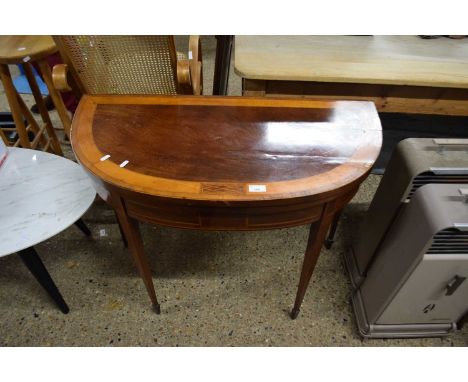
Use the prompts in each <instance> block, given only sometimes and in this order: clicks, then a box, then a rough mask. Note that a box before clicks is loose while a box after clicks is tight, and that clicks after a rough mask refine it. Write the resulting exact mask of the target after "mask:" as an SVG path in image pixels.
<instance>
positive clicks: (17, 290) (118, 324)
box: [0, 37, 468, 346]
mask: <svg viewBox="0 0 468 382" xmlns="http://www.w3.org/2000/svg"><path fill="white" fill-rule="evenodd" d="M177 43H178V45H180V44H182V45H183V44H184V43H185V40H184V39H183V38H179V39H178V41H177ZM203 44H204V46H203V48H204V52H203V53H204V64H205V76H204V78H205V94H210V92H211V88H212V77H213V74H212V73H213V62H214V51H215V39H214V38H212V37H206V38H203ZM231 71H232V68H231ZM229 94H230V95H240V94H241V85H240V78H239V77H237V76H236V75H235V74H234V73H233V72H232V73H231V78H230V87H229ZM27 101H28V103H29V104H31V103H32V102H31V100H30V97H27ZM0 110H8V107H7V104H6V102H5V97H4V94H3V90H2V93H1V94H0ZM52 114H53V116H54V120H55V121H57V118H56V113H55V112H53V113H52ZM57 126H59V124H58V123H57ZM60 134H61V132H60ZM67 156H68V157H70V158H72V157H73V154H72V153H71V152H70V150H69V149H68V150H67ZM379 181H380V177H379V176H374V175H371V176H370V177H369V178H368V179H367V180H366V181H365V182H364V184H363V185H362V187H361V189H360V191H359V193H358V194H357V195H356V197H355V198H354V199H353V201H352V202H351V204H350V205H349V206H348V207H347V208H346V210H345V213H344V216H343V218H342V220H341V224H340V226H339V230H338V233H337V241H336V243H335V245H334V246H333V248H332V250H326V249H323V251H322V254H321V257H320V259H319V261H318V264H317V267H316V270H315V273H314V275H313V277H312V280H311V284H310V287H309V290H308V292H307V294H306V297H305V299H304V303H303V305H302V311H301V314H300V316H299V318H298V319H297V320H295V321H292V320H290V319H289V317H288V311H289V309H290V308H291V306H292V304H293V302H294V297H295V292H296V287H297V283H298V279H299V272H300V267H301V262H302V257H303V251H304V249H305V245H306V240H307V233H308V227H297V228H291V229H282V230H274V231H264V232H245V233H238V232H234V233H233V232H219V233H216V232H214V233H213V232H211V233H207V232H196V231H189V230H179V229H173V228H165V227H156V226H150V225H146V224H142V234H143V238H144V243H145V248H146V252H147V255H148V257H149V260H150V263H151V266H152V269H153V274H154V283H155V287H156V293H157V295H158V298H159V300H160V303H161V308H162V313H161V315H159V316H158V315H156V314H154V313H153V311H152V310H151V309H150V302H149V298H148V296H147V294H146V291H145V288H144V286H143V283H142V281H141V279H140V278H139V277H138V275H137V271H136V269H135V267H134V265H133V263H132V260H131V257H130V254H129V253H128V251H127V250H126V249H125V248H124V247H123V244H122V242H121V239H120V234H119V230H118V226H117V223H116V221H115V218H114V214H113V212H112V210H110V209H109V208H108V207H107V206H106V205H105V204H104V203H103V202H101V201H99V200H97V201H96V202H95V203H94V205H93V206H92V207H91V209H90V210H89V211H88V212H87V213H86V215H85V216H84V220H85V221H86V222H87V224H88V225H89V227H90V228H91V230H92V232H93V239H87V238H85V237H84V236H83V235H82V234H81V232H80V231H78V229H77V228H76V227H74V226H72V227H70V228H69V229H67V230H65V231H64V232H62V233H61V234H59V235H57V236H55V237H54V238H53V239H51V240H48V241H46V242H44V243H41V244H40V245H38V246H37V247H36V249H37V250H38V252H39V254H40V255H41V257H42V259H43V261H44V263H45V265H46V266H47V268H48V269H49V272H50V274H51V275H52V277H53V278H54V280H55V282H56V283H57V285H58V287H59V288H60V290H61V292H62V294H63V296H64V298H65V299H66V301H67V302H68V304H69V306H70V308H71V311H70V313H69V314H68V315H63V314H62V313H61V312H60V311H59V310H58V309H57V308H56V307H55V306H54V305H53V303H52V302H51V300H50V299H49V298H48V296H47V295H46V294H45V292H44V291H43V290H42V289H41V288H40V287H39V285H38V284H37V282H36V281H35V280H34V279H33V277H32V276H31V275H30V274H29V272H28V271H27V270H26V268H25V267H24V266H23V264H22V263H21V261H20V259H19V257H18V256H16V255H14V254H13V255H10V256H7V257H3V258H0V301H1V303H0V319H1V322H2V325H0V345H1V346H138V345H141V346H466V345H467V343H468V329H466V328H465V329H464V330H463V331H460V332H457V333H454V334H451V335H450V336H448V337H445V338H426V339H406V340H365V341H362V340H361V339H360V337H359V335H358V333H357V329H356V324H355V320H354V315H353V312H352V309H351V306H350V302H349V296H350V293H351V286H350V283H349V280H348V276H347V274H346V272H345V269H344V266H343V263H342V255H343V253H344V251H346V250H348V249H349V243H350V239H351V237H352V236H353V234H354V231H355V229H356V227H357V226H358V223H359V221H360V219H361V217H362V215H363V214H364V213H365V210H366V209H367V207H368V204H369V202H370V200H371V198H372V196H373V194H374V192H375V190H376V188H377V186H378V183H379Z"/></svg>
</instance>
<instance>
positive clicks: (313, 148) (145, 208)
mask: <svg viewBox="0 0 468 382" xmlns="http://www.w3.org/2000/svg"><path fill="white" fill-rule="evenodd" d="M381 141H382V137H381V126H380V121H379V118H378V115H377V112H376V110H375V107H374V105H373V104H372V103H369V102H319V101H311V100H288V99H262V98H246V97H165V96H148V97H145V96H84V97H83V98H82V100H81V102H80V105H79V107H78V109H77V112H76V115H75V118H74V120H73V126H72V139H71V142H72V146H73V150H74V151H75V154H76V157H77V159H78V160H79V162H80V163H81V164H82V165H83V167H84V168H85V169H86V170H87V171H88V173H89V174H90V176H91V178H92V179H93V182H94V185H95V187H96V189H97V191H98V193H99V194H100V196H101V197H102V198H103V199H104V200H106V201H107V202H108V203H109V204H110V205H111V206H113V207H114V209H115V210H116V213H117V216H118V218H119V222H120V225H121V227H122V230H123V231H124V235H125V238H126V240H127V242H128V244H129V249H130V251H132V254H133V257H134V259H135V261H136V264H137V266H138V269H139V271H140V274H141V276H142V278H143V279H144V281H145V285H146V287H147V290H148V293H149V294H150V297H151V300H152V302H153V305H154V307H155V309H156V310H158V309H159V305H158V302H157V299H156V296H155V295H153V292H154V289H153V287H152V285H153V284H152V278H151V272H150V269H149V266H148V263H147V261H146V260H145V255H144V252H143V246H142V245H141V238H140V237H139V231H138V221H144V222H149V223H154V224H161V225H167V226H172V227H179V228H190V229H202V230H262V229H272V228H284V227H292V226H297V225H303V224H310V223H313V227H312V228H311V234H310V240H309V244H308V247H307V251H306V256H305V261H304V265H303V271H302V276H301V281H300V285H299V289H298V295H297V298H296V303H295V308H294V311H293V313H292V317H293V318H295V317H296V316H297V314H298V312H299V307H300V305H301V302H302V299H303V297H304V295H305V291H306V288H307V285H308V283H309V280H310V277H311V275H312V272H313V269H314V267H315V263H316V260H317V258H318V255H319V253H320V248H321V247H322V244H323V241H324V239H325V234H326V231H327V230H328V228H329V226H330V223H331V221H332V220H333V216H334V215H335V214H336V213H337V212H338V211H340V210H341V209H342V208H343V207H344V206H345V205H346V204H347V203H348V202H349V200H351V198H352V197H353V196H354V194H355V193H356V191H357V189H358V187H359V185H360V183H361V182H362V181H363V180H364V179H365V178H366V176H367V175H368V174H369V172H370V169H371V167H372V165H373V163H374V161H375V160H376V158H377V156H378V154H379V151H380V147H381ZM324 232H325V233H324ZM151 291H153V292H151Z"/></svg>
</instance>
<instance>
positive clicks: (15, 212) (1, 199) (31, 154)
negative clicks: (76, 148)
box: [0, 148, 96, 256]
mask: <svg viewBox="0 0 468 382" xmlns="http://www.w3.org/2000/svg"><path fill="white" fill-rule="evenodd" d="M95 195H96V192H95V191H94V188H93V186H92V185H91V182H90V180H89V177H88V176H87V175H86V173H85V172H84V171H83V169H82V168H81V167H80V166H79V165H78V164H76V163H74V162H73V161H71V160H68V159H65V158H63V157H60V156H57V155H53V154H49V153H45V152H43V151H36V150H29V149H19V148H9V149H8V156H7V158H6V160H5V162H4V163H3V165H2V166H1V167H0V256H6V255H9V254H11V253H13V252H17V251H20V250H22V249H25V248H28V247H31V246H34V245H36V244H38V243H40V242H42V241H44V240H47V239H49V238H51V237H52V236H54V235H56V234H58V233H59V232H61V231H63V230H64V229H65V228H67V227H69V226H70V225H72V224H73V223H75V221H77V220H78V219H79V218H80V217H81V216H82V215H83V214H84V213H85V212H86V210H87V209H88V208H89V206H90V205H91V204H92V202H93V200H94V197H95Z"/></svg>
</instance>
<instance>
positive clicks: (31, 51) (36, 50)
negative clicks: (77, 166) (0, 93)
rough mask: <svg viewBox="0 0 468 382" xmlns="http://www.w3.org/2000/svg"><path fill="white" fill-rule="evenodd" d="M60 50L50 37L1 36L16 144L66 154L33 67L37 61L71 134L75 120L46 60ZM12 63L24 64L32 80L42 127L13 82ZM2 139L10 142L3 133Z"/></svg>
mask: <svg viewBox="0 0 468 382" xmlns="http://www.w3.org/2000/svg"><path fill="white" fill-rule="evenodd" d="M56 52H58V49H57V46H56V45H55V43H54V40H53V39H52V37H50V36H0V79H1V81H2V84H3V87H4V89H5V94H6V96H7V99H8V104H9V106H10V109H11V113H12V114H13V119H14V121H15V125H16V130H17V132H18V135H19V140H18V141H17V142H16V143H15V146H20V147H23V148H33V149H35V148H42V149H43V150H44V151H51V152H53V153H55V154H58V155H62V149H61V147H60V143H59V141H58V139H57V136H56V134H55V131H54V127H53V126H52V122H51V120H50V116H49V113H48V112H47V108H46V105H45V103H44V101H43V99H42V96H41V92H40V91H39V87H38V85H37V83H36V79H35V78H34V73H33V67H32V63H33V62H35V63H37V65H38V67H39V70H40V72H41V75H42V78H43V79H44V82H45V84H46V85H47V89H48V90H49V94H50V96H51V98H52V101H53V103H54V105H55V108H56V110H57V113H58V115H59V118H60V120H61V122H62V124H63V127H64V129H65V132H66V134H67V135H68V134H69V131H70V125H71V119H70V116H69V115H68V111H67V110H66V108H65V105H64V103H63V100H62V97H61V96H60V94H59V93H58V91H57V90H56V89H55V87H54V85H53V83H52V73H51V70H50V68H49V65H48V64H47V61H46V58H47V56H49V55H51V54H53V53H56ZM12 64H16V65H22V66H23V68H24V72H25V75H26V78H27V79H28V83H29V85H30V87H31V91H32V94H33V96H34V99H35V101H36V105H37V107H38V109H39V112H40V114H41V118H42V121H43V123H44V124H43V125H42V126H39V124H38V123H37V121H36V120H35V118H34V116H33V115H32V114H31V112H30V111H29V109H28V107H27V106H26V104H25V103H24V101H23V99H22V98H21V97H20V95H19V94H18V92H17V91H16V89H15V87H14V85H13V81H12V79H11V74H10V70H9V68H8V65H12ZM23 117H24V119H26V121H27V125H25V123H24V119H23ZM29 131H31V132H32V133H34V139H33V140H32V141H30V140H29V137H28V132H29ZM0 139H3V140H4V141H5V144H9V142H8V140H7V139H6V137H4V136H2V133H1V132H0Z"/></svg>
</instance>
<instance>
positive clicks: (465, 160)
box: [345, 138, 468, 288]
mask: <svg viewBox="0 0 468 382" xmlns="http://www.w3.org/2000/svg"><path fill="white" fill-rule="evenodd" d="M432 183H436V184H439V183H440V184H450V183H466V184H468V139H432V138H409V139H405V140H402V141H401V142H399V143H398V145H397V147H396V148H395V150H394V152H393V153H392V157H391V159H390V162H389V164H388V166H387V169H386V170H385V174H384V176H383V177H382V181H381V182H380V185H379V187H378V189H377V191H376V193H375V196H374V199H373V200H372V203H371V205H370V206H369V209H368V211H367V213H366V215H365V216H364V219H363V222H362V224H361V226H360V230H359V233H358V235H357V236H356V238H355V240H354V241H353V245H352V250H351V251H347V252H346V253H345V264H346V267H347V269H348V271H349V274H350V277H351V282H352V284H353V286H354V287H355V288H356V287H358V286H359V285H360V284H361V283H362V282H363V280H364V278H365V276H366V273H367V270H368V269H369V268H370V266H371V264H372V262H373V261H374V259H375V255H376V253H377V252H379V246H380V244H381V243H382V241H383V240H384V238H385V235H386V233H387V231H388V230H389V228H390V226H391V225H392V222H393V220H394V219H395V217H396V216H397V214H398V212H399V211H400V210H401V209H402V208H403V207H404V206H407V205H409V204H411V200H412V197H413V194H414V192H415V191H416V190H417V189H418V188H419V187H421V186H423V185H425V184H432Z"/></svg>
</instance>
